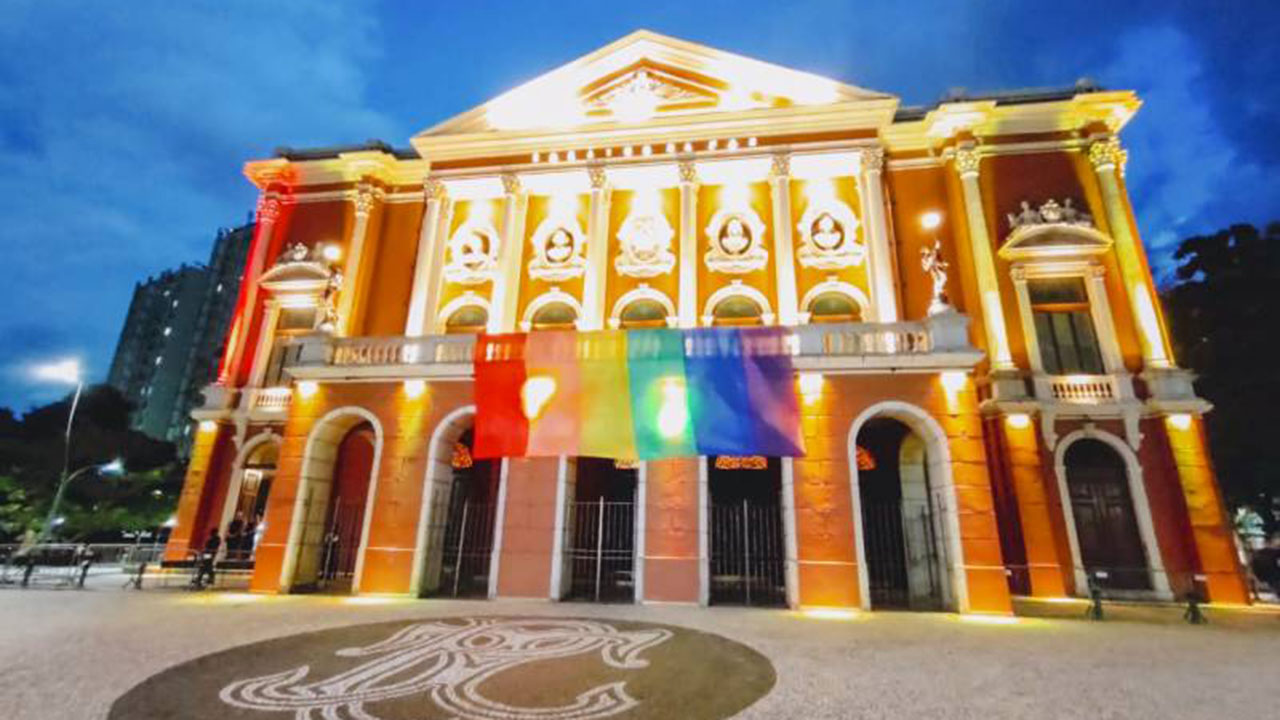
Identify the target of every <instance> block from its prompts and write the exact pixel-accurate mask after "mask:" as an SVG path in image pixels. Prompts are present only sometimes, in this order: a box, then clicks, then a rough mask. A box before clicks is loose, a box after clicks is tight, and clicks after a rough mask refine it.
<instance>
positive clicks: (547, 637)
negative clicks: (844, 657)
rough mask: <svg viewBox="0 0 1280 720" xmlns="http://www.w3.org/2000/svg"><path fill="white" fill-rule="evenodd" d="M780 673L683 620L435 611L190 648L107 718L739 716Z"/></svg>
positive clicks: (646, 719)
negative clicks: (206, 651)
mask: <svg viewBox="0 0 1280 720" xmlns="http://www.w3.org/2000/svg"><path fill="white" fill-rule="evenodd" d="M428 612H429V611H428ZM707 668H732V672H728V673H726V672H707V671H706V670H707ZM776 681H777V675H776V674H775V672H774V669H773V666H772V664H771V663H770V662H769V660H768V658H766V657H765V656H763V655H761V654H760V653H759V652H757V651H755V650H753V649H751V648H749V647H747V646H746V645H743V644H741V643H738V642H734V641H733V640H729V639H728V638H724V637H721V636H719V635H713V634H711V633H706V632H697V631H694V630H688V629H685V628H681V627H674V626H664V625H656V624H653V623H647V622H645V623H642V622H631V621H624V620H613V619H596V618H592V619H586V618H555V617H459V618H427V619H415V620H397V621H393V622H387V623H378V624H372V625H348V626H345V627H331V628H327V629H324V630H319V631H315V632H307V633H303V634H298V635H291V636H286V637H279V638H274V639H271V640H265V641H262V642H258V643H254V644H252V645H243V646H240V647H234V648H230V649H228V650H223V651H221V652H218V653H215V654H212V655H206V656H204V657H200V658H196V659H194V660H192V661H189V662H186V663H183V664H180V665H177V666H174V667H171V668H169V669H167V670H164V671H162V672H160V673H158V674H156V675H153V676H152V677H150V678H148V679H147V680H145V681H144V682H142V683H141V684H139V685H137V686H135V687H134V688H133V689H131V690H129V691H128V692H127V693H125V694H124V695H123V696H122V697H120V698H119V699H118V700H116V701H115V702H114V703H113V704H112V706H111V709H110V711H109V713H108V715H107V717H109V718H110V720H137V719H139V718H160V717H166V718H178V717H180V718H184V720H213V719H214V718H217V719H218V720H222V719H224V718H243V719H245V720H248V719H249V718H256V719H258V720H271V719H273V718H278V719H279V720H595V719H598V718H612V719H613V720H658V719H659V718H672V717H679V718H681V719H682V720H712V719H713V718H727V717H733V716H736V715H738V714H739V713H740V712H742V711H743V710H744V709H746V708H747V707H749V706H751V705H753V704H754V703H755V702H756V701H757V700H759V699H760V698H762V697H764V696H766V695H767V694H768V693H769V691H770V690H771V689H772V688H773V686H774V684H775V683H776Z"/></svg>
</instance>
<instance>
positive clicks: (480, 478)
mask: <svg viewBox="0 0 1280 720" xmlns="http://www.w3.org/2000/svg"><path fill="white" fill-rule="evenodd" d="M441 442H447V440H445V439H442V438H438V439H437V443H441ZM474 447H475V440H474V433H473V431H472V429H471V428H470V427H467V428H466V429H465V430H462V431H461V434H460V435H458V437H457V439H456V440H454V441H453V442H452V444H451V445H450V446H449V447H448V454H447V461H448V470H447V471H446V470H444V469H443V468H440V469H439V470H438V471H437V472H438V474H437V475H436V477H435V478H434V479H433V480H432V482H431V483H430V492H431V497H430V502H431V504H432V507H431V509H430V512H429V514H428V517H429V518H430V526H429V527H428V529H427V537H426V539H425V542H426V567H425V568H424V575H423V580H422V583H421V589H420V591H419V594H420V595H422V596H424V597H453V598H483V597H488V595H489V580H490V569H491V567H492V564H493V540H494V523H495V518H496V517H497V510H498V490H499V487H500V485H501V481H502V461H500V460H478V459H476V458H475V457H474V456H473V454H472V450H473V449H474ZM440 454H441V455H444V453H440ZM440 461H441V458H437V459H436V463H437V465H438V464H439V463H440Z"/></svg>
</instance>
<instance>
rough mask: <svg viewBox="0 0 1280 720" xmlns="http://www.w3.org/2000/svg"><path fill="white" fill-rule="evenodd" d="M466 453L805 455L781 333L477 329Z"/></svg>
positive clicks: (792, 378)
mask: <svg viewBox="0 0 1280 720" xmlns="http://www.w3.org/2000/svg"><path fill="white" fill-rule="evenodd" d="M475 378H476V384H475V392H476V429H475V451H474V452H475V456H476V457H477V458H497V457H554V456H558V455H568V456H589V457H605V458H617V459H625V460H636V459H639V460H656V459H661V458H671V457H692V456H697V455H768V456H787V457H791V456H797V455H803V454H804V447H803V443H802V442H801V437H800V411H799V404H798V403H797V401H796V381H795V371H794V368H793V367H792V364H791V354H790V352H789V351H788V348H787V345H786V331H785V330H784V329H782V328H769V327H752V328H702V329H696V330H672V329H652V330H627V331H621V330H606V331H602V332H571V331H567V332H555V331H547V332H534V333H529V334H527V335H524V334H513V335H481V336H480V339H479V342H478V343H477V345H476V352H475Z"/></svg>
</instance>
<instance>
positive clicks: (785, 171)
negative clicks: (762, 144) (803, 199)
mask: <svg viewBox="0 0 1280 720" xmlns="http://www.w3.org/2000/svg"><path fill="white" fill-rule="evenodd" d="M790 176H791V153H785V152H780V153H777V154H775V155H774V156H773V164H772V165H771V166H770V167H769V179H770V180H787V179H790Z"/></svg>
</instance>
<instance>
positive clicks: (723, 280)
mask: <svg viewBox="0 0 1280 720" xmlns="http://www.w3.org/2000/svg"><path fill="white" fill-rule="evenodd" d="M725 188H726V186H723V185H702V186H700V187H699V188H698V316H699V318H700V317H701V316H702V311H703V310H704V309H705V308H706V303H707V299H708V298H710V297H711V294H712V293H714V292H715V291H716V290H718V289H720V288H722V287H724V286H726V285H729V284H730V283H732V282H733V281H734V280H741V281H742V284H743V285H749V286H751V287H753V288H755V289H756V290H759V291H760V292H762V293H764V296H765V297H766V298H768V299H769V307H770V309H771V311H772V312H774V313H777V312H778V296H777V292H776V285H777V283H776V278H777V275H776V274H775V273H776V270H775V269H774V268H775V263H776V262H777V250H776V248H775V247H774V237H773V201H772V199H771V197H770V194H769V193H770V190H769V183H767V182H757V183H751V184H750V185H748V186H747V187H746V194H747V198H748V202H749V203H750V205H751V209H752V210H754V211H755V213H756V215H758V216H759V217H760V222H762V223H764V228H765V229H764V248H765V249H766V250H768V252H769V260H768V262H767V263H766V264H765V266H764V267H763V268H762V269H760V270H753V271H751V272H748V273H743V274H741V275H739V274H736V273H721V272H713V271H711V270H710V269H708V268H707V265H706V262H705V261H704V259H703V258H704V257H705V256H706V254H707V251H708V250H709V249H710V248H711V241H710V240H709V239H708V238H707V233H706V229H707V225H708V224H710V222H711V218H712V217H714V216H715V214H716V211H717V210H719V209H720V205H721V202H720V196H721V194H722V193H724V192H726V189H725ZM699 322H701V321H699Z"/></svg>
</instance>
